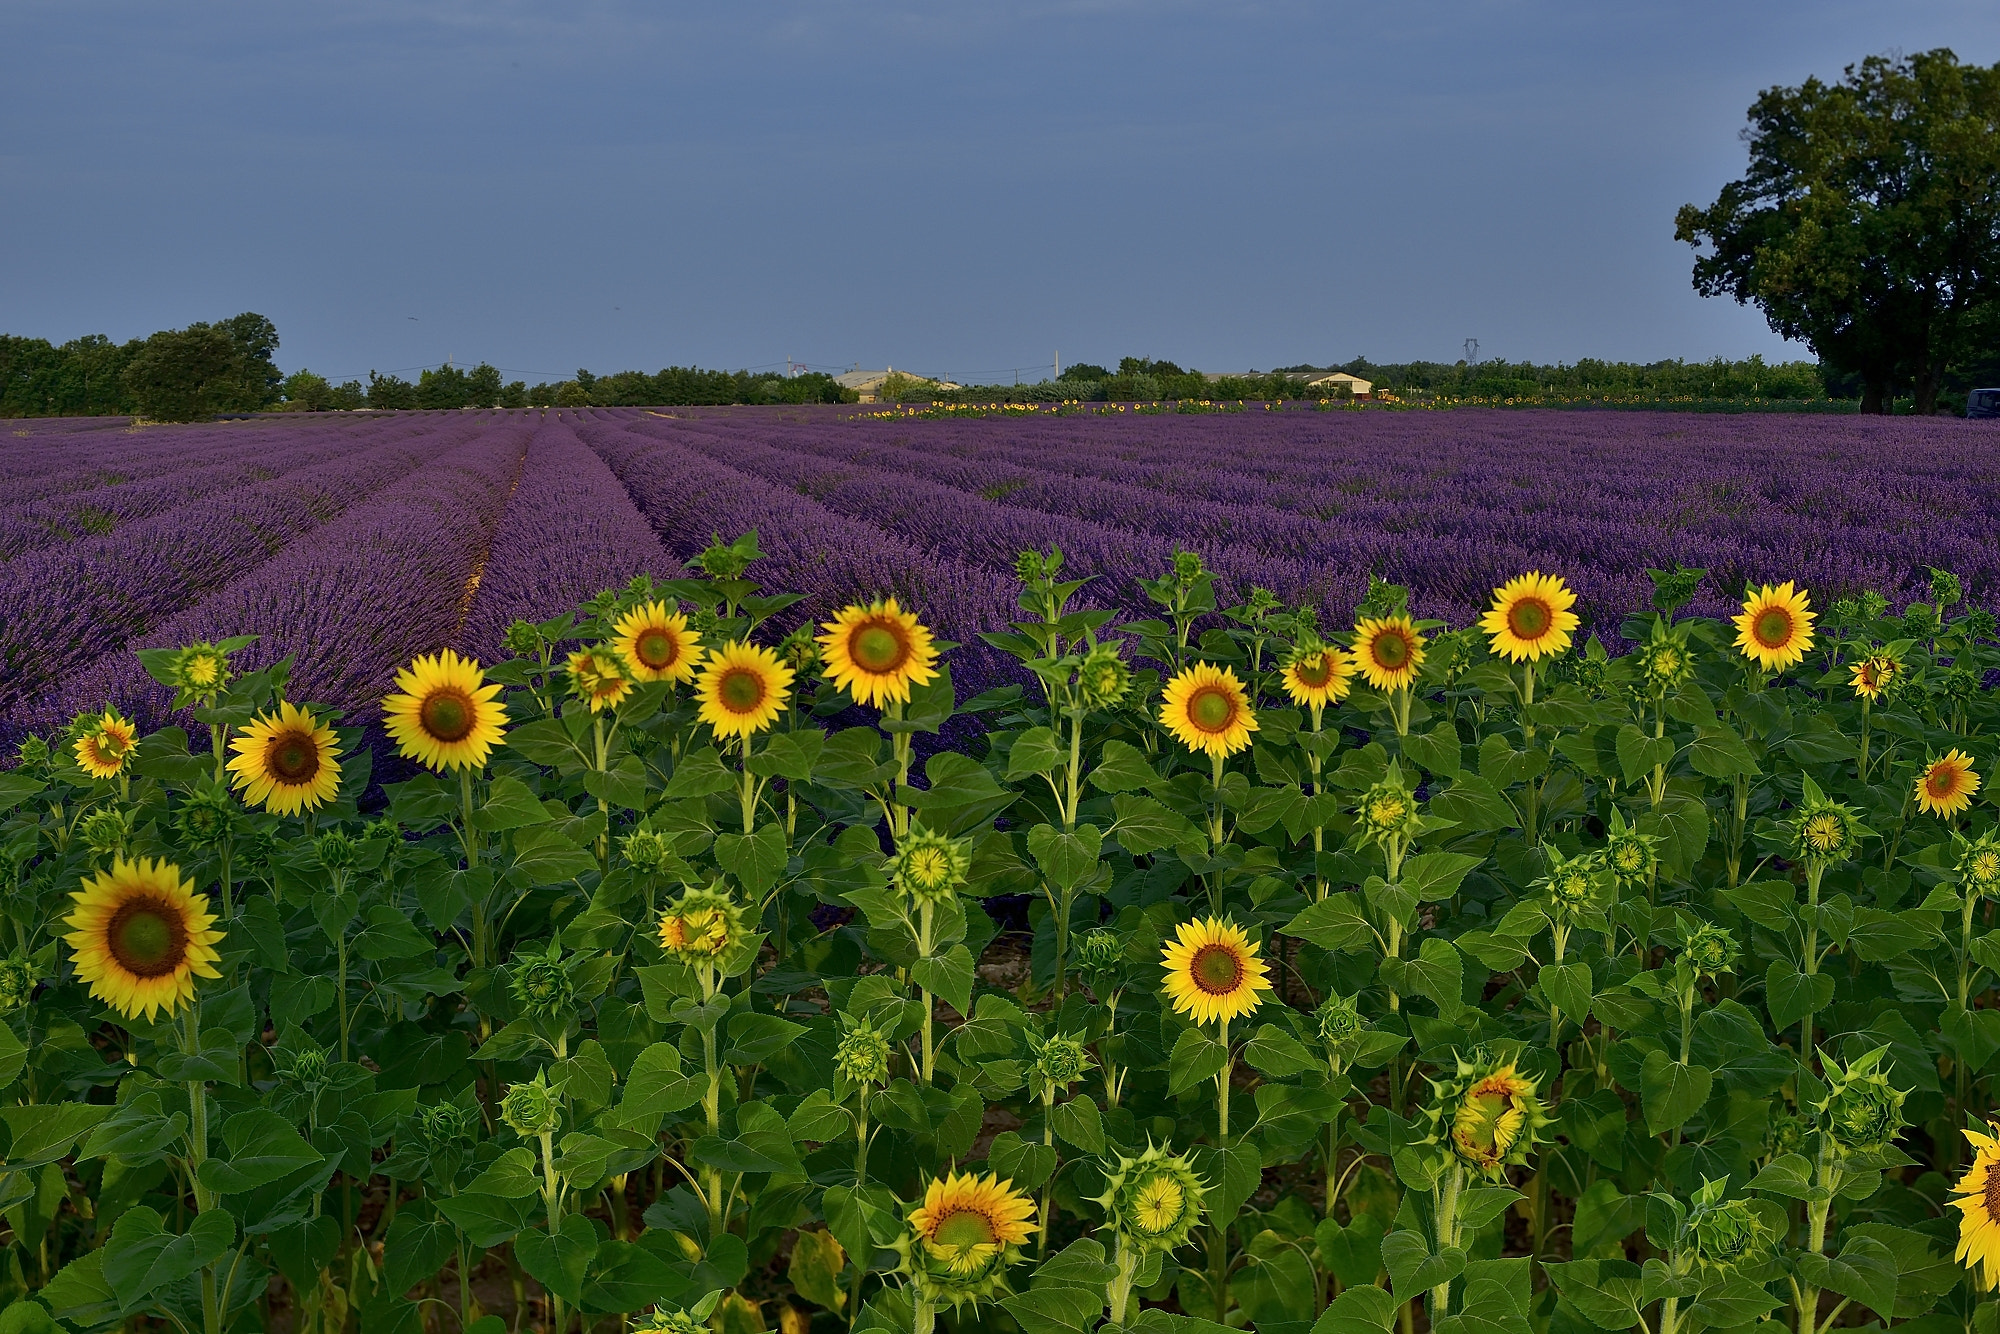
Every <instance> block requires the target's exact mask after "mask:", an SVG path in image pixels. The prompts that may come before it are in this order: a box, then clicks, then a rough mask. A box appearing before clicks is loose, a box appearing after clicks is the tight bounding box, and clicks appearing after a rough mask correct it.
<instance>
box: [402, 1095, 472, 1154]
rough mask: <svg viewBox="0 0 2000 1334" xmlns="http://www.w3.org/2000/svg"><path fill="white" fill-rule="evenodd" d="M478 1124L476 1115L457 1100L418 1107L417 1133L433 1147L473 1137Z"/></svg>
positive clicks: (437, 1147)
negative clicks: (456, 1101) (474, 1128)
mask: <svg viewBox="0 0 2000 1334" xmlns="http://www.w3.org/2000/svg"><path fill="white" fill-rule="evenodd" d="M476 1124H477V1120H476V1118H475V1117H474V1115H473V1114H472V1113H471V1112H469V1111H467V1110H466V1109H465V1108H463V1107H461V1106H459V1105H458V1104H457V1103H455V1102H439V1103H433V1104H431V1105H430V1106H428V1107H420V1108H418V1109H417V1133H418V1134H420V1135H422V1136H423V1138H424V1143H426V1144H428V1145H429V1146H430V1147H431V1148H433V1149H442V1148H445V1147H447V1146H449V1145H453V1144H458V1143H462V1142H463V1141H466V1140H469V1139H471V1138H472V1137H473V1127H474V1126H475V1125H476Z"/></svg>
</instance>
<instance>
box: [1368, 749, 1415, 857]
mask: <svg viewBox="0 0 2000 1334" xmlns="http://www.w3.org/2000/svg"><path fill="white" fill-rule="evenodd" d="M1354 814H1355V816H1356V817H1357V820H1358V829H1357V832H1359V833H1360V835H1361V837H1362V840H1363V841H1364V842H1368V843H1374V844H1377V845H1382V844H1387V843H1390V842H1392V841H1396V840H1404V841H1407V840H1409V839H1413V838H1415V837H1416V836H1417V834H1418V833H1419V832H1420V831H1421V830H1422V829H1423V821H1424V816H1423V811H1422V810H1421V809H1419V807H1418V805H1417V794H1416V790H1415V789H1414V788H1412V787H1411V786H1410V785H1409V784H1408V783H1406V782H1405V781H1403V770H1402V766H1401V765H1399V764H1397V763H1396V762H1395V761H1394V760H1391V761H1390V762H1389V772H1388V773H1386V774H1384V775H1383V776H1382V778H1381V780H1380V781H1379V782H1377V783H1375V784H1374V785H1373V786H1372V787H1370V788H1369V789H1368V790H1367V791H1365V792H1363V793H1362V794H1361V800H1360V801H1359V802H1357V803H1355V807H1354Z"/></svg>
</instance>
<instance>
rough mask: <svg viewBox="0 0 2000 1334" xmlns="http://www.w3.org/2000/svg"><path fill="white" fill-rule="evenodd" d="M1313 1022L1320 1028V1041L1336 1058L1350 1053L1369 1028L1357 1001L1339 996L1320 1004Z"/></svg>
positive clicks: (1331, 997) (1314, 1013)
mask: <svg viewBox="0 0 2000 1334" xmlns="http://www.w3.org/2000/svg"><path fill="white" fill-rule="evenodd" d="M1313 1022H1314V1023H1315V1024H1317V1025H1318V1027H1319V1040H1320V1041H1321V1042H1323V1043H1325V1044H1326V1049H1327V1051H1328V1052H1330V1053H1332V1054H1334V1055H1336V1056H1338V1055H1344V1054H1345V1053H1346V1052H1348V1051H1349V1050H1350V1049H1351V1048H1352V1047H1353V1046H1354V1041H1355V1039H1356V1038H1358V1037H1360V1036H1361V1033H1362V1030H1363V1029H1364V1028H1366V1027H1367V1024H1366V1022H1365V1021H1364V1020H1363V1019H1362V1017H1361V1006H1360V1004H1359V1002H1358V1001H1357V999H1356V998H1355V997H1353V996H1341V995H1338V994H1336V995H1332V996H1328V997H1327V998H1326V999H1325V1000H1323V1001H1321V1002H1320V1005H1319V1008H1318V1009H1317V1010H1314V1011H1313Z"/></svg>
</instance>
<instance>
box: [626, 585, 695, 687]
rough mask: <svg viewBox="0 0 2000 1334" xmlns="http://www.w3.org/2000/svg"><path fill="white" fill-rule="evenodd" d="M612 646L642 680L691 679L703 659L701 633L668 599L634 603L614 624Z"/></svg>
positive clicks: (634, 675) (635, 676) (635, 675)
mask: <svg viewBox="0 0 2000 1334" xmlns="http://www.w3.org/2000/svg"><path fill="white" fill-rule="evenodd" d="M611 633H612V640H611V647H612V648H613V649H615V650H616V651H617V653H618V656H619V657H621V658H623V659H624V660H625V665H626V667H628V668H629V669H631V672H632V677H633V679H634V680H638V681H688V680H692V679H693V678H694V669H695V667H696V666H698V665H699V664H700V662H701V635H700V633H699V632H697V631H694V630H690V629H689V628H688V619H687V617H685V616H683V615H681V614H680V613H679V612H677V611H668V610H667V604H666V603H664V602H648V603H645V604H644V605H642V606H638V607H634V608H633V609H632V610H631V611H628V612H626V613H625V615H624V616H623V617H621V618H620V619H619V622H618V624H617V625H616V626H614V627H613V628H612V632H611Z"/></svg>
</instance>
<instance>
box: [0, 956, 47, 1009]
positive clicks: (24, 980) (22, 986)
mask: <svg viewBox="0 0 2000 1334" xmlns="http://www.w3.org/2000/svg"><path fill="white" fill-rule="evenodd" d="M40 981H41V973H40V970H38V969H37V968H36V967H35V964H34V961H33V960H32V959H26V958H23V957H22V956H21V955H18V954H12V955H9V956H8V957H6V958H4V959H0V1014H11V1013H13V1012H14V1011H15V1010H18V1009H20V1008H21V1007H22V1006H23V1005H26V1004H27V1003H28V1001H29V1000H30V999H31V998H32V997H33V996H34V994H35V986H36V984H37V983H39V982H40Z"/></svg>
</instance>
